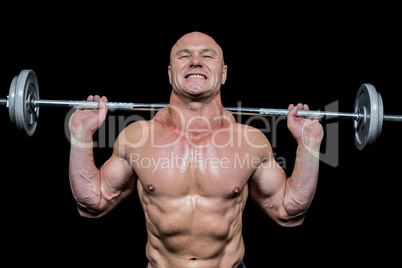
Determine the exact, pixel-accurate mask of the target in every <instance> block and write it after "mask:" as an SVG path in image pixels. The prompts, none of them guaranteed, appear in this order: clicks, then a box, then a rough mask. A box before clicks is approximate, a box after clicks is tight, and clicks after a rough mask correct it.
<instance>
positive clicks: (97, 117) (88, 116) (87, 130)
mask: <svg viewBox="0 0 402 268" xmlns="http://www.w3.org/2000/svg"><path fill="white" fill-rule="evenodd" d="M87 101H97V102H99V109H96V110H85V109H84V110H77V111H76V112H75V113H74V114H73V115H72V116H71V118H70V122H69V127H70V131H71V135H73V136H74V138H75V139H76V140H78V141H81V142H84V141H86V140H87V139H88V138H90V139H92V136H93V134H94V133H95V131H96V130H98V128H99V127H100V126H101V125H102V124H103V122H104V121H105V119H106V114H107V111H108V107H107V106H106V104H105V103H104V102H105V101H107V98H106V97H104V96H103V97H102V98H101V97H100V96H98V95H95V96H92V95H90V96H88V98H87Z"/></svg>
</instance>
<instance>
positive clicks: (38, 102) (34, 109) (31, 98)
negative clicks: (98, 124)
mask: <svg viewBox="0 0 402 268" xmlns="http://www.w3.org/2000/svg"><path fill="white" fill-rule="evenodd" d="M105 104H106V105H107V106H108V108H109V109H110V110H111V111H113V110H160V109H162V108H164V107H165V106H166V105H162V104H146V103H128V102H105ZM0 105H6V106H7V108H8V112H9V116H10V120H11V122H12V123H13V124H14V125H16V127H17V129H19V130H22V131H25V132H26V134H28V135H29V136H32V135H34V133H35V130H36V127H37V124H38V118H39V108H40V107H42V106H52V107H69V108H77V109H97V108H98V102H96V101H72V100H45V99H40V98H39V85H38V79H37V76H36V74H35V72H34V71H33V70H27V69H25V70H22V71H21V72H20V74H19V75H17V76H15V77H14V78H13V80H12V82H11V85H10V90H9V94H8V96H7V98H5V99H0ZM225 109H226V110H227V111H229V112H232V113H240V114H259V115H263V116H286V115H287V114H288V112H289V111H290V110H288V109H270V108H244V107H225ZM383 111H384V107H383V103H382V98H381V95H380V93H378V92H377V91H376V89H375V87H374V86H373V85H371V84H362V85H361V86H360V88H359V90H358V92H357V95H356V99H355V103H354V112H353V113H343V112H329V111H312V110H299V111H298V112H297V115H296V116H297V117H303V118H310V119H332V120H333V119H349V120H353V121H354V130H355V136H354V139H355V144H356V147H357V148H358V149H359V150H363V148H364V147H365V146H367V145H370V144H373V143H374V142H375V141H376V140H377V139H378V137H379V136H380V134H381V130H382V124H383V121H384V120H385V121H392V122H402V115H384V113H383Z"/></svg>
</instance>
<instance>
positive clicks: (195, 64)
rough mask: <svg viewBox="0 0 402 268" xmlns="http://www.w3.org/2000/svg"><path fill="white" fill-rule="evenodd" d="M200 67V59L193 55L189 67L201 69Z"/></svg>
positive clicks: (201, 63) (201, 64)
mask: <svg viewBox="0 0 402 268" xmlns="http://www.w3.org/2000/svg"><path fill="white" fill-rule="evenodd" d="M202 66H203V62H202V58H201V57H200V56H198V55H194V56H193V57H192V58H191V61H190V67H192V68H197V67H202Z"/></svg>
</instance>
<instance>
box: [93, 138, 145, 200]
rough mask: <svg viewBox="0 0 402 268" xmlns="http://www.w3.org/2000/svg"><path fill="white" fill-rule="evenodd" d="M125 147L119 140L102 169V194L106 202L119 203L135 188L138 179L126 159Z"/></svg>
mask: <svg viewBox="0 0 402 268" xmlns="http://www.w3.org/2000/svg"><path fill="white" fill-rule="evenodd" d="M124 146H125V145H124V144H120V143H119V139H117V140H116V144H115V147H114V150H113V154H112V156H111V157H110V158H109V159H108V160H107V161H106V162H105V163H104V164H103V166H102V167H101V168H100V179H101V194H102V197H103V199H104V201H105V202H109V201H113V202H116V201H119V200H121V199H123V198H125V197H126V196H127V195H129V194H130V193H131V192H133V190H134V188H135V184H136V178H137V177H136V174H135V172H134V171H133V169H132V168H131V166H130V164H129V162H128V161H127V159H126V157H125V153H124V152H125V150H124Z"/></svg>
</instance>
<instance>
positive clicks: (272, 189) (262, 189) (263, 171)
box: [250, 154, 287, 218]
mask: <svg viewBox="0 0 402 268" xmlns="http://www.w3.org/2000/svg"><path fill="white" fill-rule="evenodd" d="M271 156H272V154H271ZM286 181H287V176H286V174H285V172H284V171H283V169H282V168H281V166H280V165H279V164H278V163H277V162H276V161H275V159H274V158H273V157H267V158H265V159H264V161H263V162H262V163H261V164H260V165H259V166H258V168H257V170H256V171H255V172H254V174H253V176H252V177H251V179H250V195H251V198H252V199H253V200H254V202H255V203H257V205H258V206H260V207H261V208H262V209H263V211H264V212H265V213H266V214H268V215H269V216H271V217H274V218H275V216H276V215H277V214H278V213H280V210H281V209H282V202H283V197H284V195H285V191H286Z"/></svg>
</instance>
